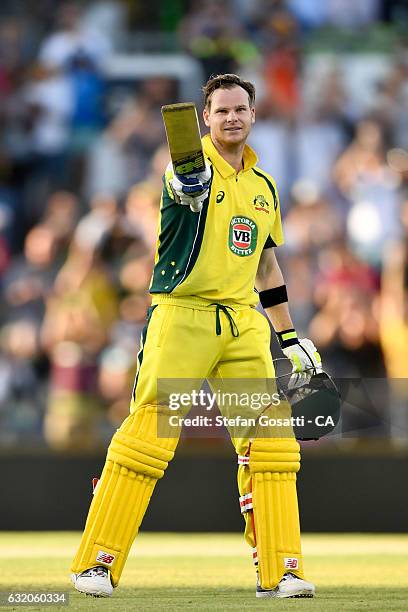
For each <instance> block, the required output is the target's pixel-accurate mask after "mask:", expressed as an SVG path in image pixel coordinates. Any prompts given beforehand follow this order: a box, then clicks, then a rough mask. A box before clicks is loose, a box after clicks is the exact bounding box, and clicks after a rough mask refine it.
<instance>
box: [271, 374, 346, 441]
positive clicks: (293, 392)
mask: <svg viewBox="0 0 408 612" xmlns="http://www.w3.org/2000/svg"><path fill="white" fill-rule="evenodd" d="M277 383H278V388H279V392H280V394H281V396H282V397H283V398H285V399H286V400H287V401H288V402H289V404H290V406H291V408H292V417H294V420H295V422H296V423H297V424H295V425H294V426H293V430H294V433H295V437H296V439H297V440H318V439H319V438H322V437H323V436H327V435H328V434H330V433H332V431H333V430H334V429H335V427H336V425H337V423H338V422H339V419H340V392H339V390H338V389H337V386H336V384H335V382H334V381H333V379H332V378H331V376H329V374H327V372H324V371H320V372H318V373H315V372H313V373H311V375H310V377H307V379H306V380H305V381H304V382H302V383H301V384H299V385H296V383H295V384H294V383H293V377H292V375H291V374H290V375H288V374H286V375H281V376H277Z"/></svg>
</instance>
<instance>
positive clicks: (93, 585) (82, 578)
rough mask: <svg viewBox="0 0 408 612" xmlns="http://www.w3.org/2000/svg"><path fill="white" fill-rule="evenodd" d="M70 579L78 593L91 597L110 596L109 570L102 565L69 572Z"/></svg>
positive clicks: (111, 590) (111, 591)
mask: <svg viewBox="0 0 408 612" xmlns="http://www.w3.org/2000/svg"><path fill="white" fill-rule="evenodd" d="M71 580H72V583H73V585H74V587H75V588H76V590H77V591H79V592H80V593H85V595H93V597H112V593H113V586H112V582H111V575H110V571H109V570H108V569H107V568H106V567H102V565H97V566H96V567H91V568H89V569H87V570H85V571H84V572H81V573H80V574H71Z"/></svg>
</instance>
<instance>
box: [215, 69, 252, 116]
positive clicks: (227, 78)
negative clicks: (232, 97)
mask: <svg viewBox="0 0 408 612" xmlns="http://www.w3.org/2000/svg"><path fill="white" fill-rule="evenodd" d="M233 87H242V89H245V91H246V92H247V94H248V98H249V106H251V107H252V106H253V105H254V104H255V87H254V85H253V84H252V83H250V82H249V81H244V80H243V79H241V77H239V76H238V75H237V74H217V75H216V76H211V77H210V78H209V79H208V81H207V83H206V84H205V85H204V87H203V94H204V106H205V107H208V108H210V106H211V96H212V94H213V93H214V91H215V90H216V89H232V88H233Z"/></svg>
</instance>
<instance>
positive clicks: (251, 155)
mask: <svg viewBox="0 0 408 612" xmlns="http://www.w3.org/2000/svg"><path fill="white" fill-rule="evenodd" d="M202 143H203V149H204V154H205V156H206V157H208V158H209V159H210V161H211V163H212V164H213V165H214V166H215V167H216V168H217V170H218V172H219V173H220V174H221V176H222V178H227V177H229V176H232V175H234V174H235V170H234V168H233V167H232V166H230V164H229V163H228V162H227V161H226V160H225V159H224V158H223V157H222V155H220V154H219V153H218V151H217V149H216V148H215V146H214V143H213V141H212V140H211V136H210V135H209V134H206V135H205V136H204V137H203V138H202ZM243 162H244V167H243V171H244V172H245V171H246V170H250V169H251V168H253V167H254V166H256V164H257V162H258V157H257V155H256V153H255V151H254V150H253V149H251V147H250V146H249V145H248V144H246V145H245V147H244V154H243Z"/></svg>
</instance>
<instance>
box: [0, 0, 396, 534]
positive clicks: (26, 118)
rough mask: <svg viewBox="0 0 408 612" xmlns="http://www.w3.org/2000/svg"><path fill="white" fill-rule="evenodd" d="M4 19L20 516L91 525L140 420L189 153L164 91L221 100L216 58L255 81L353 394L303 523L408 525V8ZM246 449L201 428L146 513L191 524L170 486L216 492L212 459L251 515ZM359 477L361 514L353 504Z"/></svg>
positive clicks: (1, 85)
mask: <svg viewBox="0 0 408 612" xmlns="http://www.w3.org/2000/svg"><path fill="white" fill-rule="evenodd" d="M0 18H1V21H0V93H1V98H0V123H1V133H0V279H1V284H0V289H1V309H0V452H1V457H0V461H1V462H2V465H3V470H4V472H3V473H4V477H5V479H6V485H5V486H6V493H7V492H8V494H7V498H8V499H9V500H10V501H9V503H8V504H6V505H4V504H3V508H2V509H1V512H0V529H1V528H3V529H6V528H7V529H22V528H23V529H36V528H47V526H48V527H49V528H55V529H58V528H67V527H68V528H81V526H82V523H83V519H84V516H85V511H86V507H87V505H88V503H89V490H88V482H89V480H90V478H91V477H92V476H93V475H96V474H94V473H93V472H94V471H96V473H98V472H99V470H100V466H101V463H102V461H103V453H104V449H105V448H106V446H107V443H108V441H109V439H110V437H111V435H112V433H113V431H114V430H115V428H116V427H118V425H119V424H120V423H121V421H122V420H123V418H124V417H125V416H126V415H127V412H128V403H129V397H130V392H131V388H132V385H133V378H134V372H135V367H136V355H137V352H138V349H139V335H140V332H141V330H142V328H143V326H144V324H145V313H146V309H147V307H148V305H149V296H148V292H147V288H148V284H149V280H150V275H151V270H152V264H153V256H154V248H155V239H156V225H157V218H158V206H159V200H160V193H161V186H162V183H161V176H162V173H163V169H164V167H165V165H166V164H167V161H168V152H167V147H166V145H165V134H164V129H163V125H162V119H161V114H160V107H161V105H163V104H169V103H174V102H177V101H189V100H193V101H195V102H196V103H197V105H198V106H199V108H200V110H201V94H200V87H201V86H202V85H203V84H204V83H205V81H206V79H207V78H208V76H209V75H210V74H213V73H219V72H237V73H239V74H240V75H241V76H242V77H244V78H248V79H249V80H251V81H253V82H254V83H255V85H256V87H257V123H256V125H255V127H254V130H253V133H252V136H251V140H250V143H251V144H252V145H253V146H254V148H255V149H256V151H257V152H258V154H259V158H260V166H261V167H262V168H264V169H265V170H266V171H268V172H269V173H270V174H272V176H274V178H275V180H276V182H277V185H278V188H279V193H280V198H281V208H282V213H283V220H284V230H285V237H286V245H285V246H284V247H283V248H281V249H279V250H278V257H279V261H280V263H281V265H282V268H283V269H284V272H285V278H286V279H287V285H288V291H289V296H290V304H291V311H292V315H293V318H294V321H295V324H296V327H297V329H298V331H299V333H300V335H303V336H308V337H310V338H312V339H313V340H314V342H315V344H316V345H317V346H318V347H319V350H320V352H321V354H322V358H323V363H324V364H325V366H326V368H327V369H328V371H329V372H330V373H331V374H333V375H335V376H336V377H339V378H340V379H341V380H342V383H341V384H342V386H343V388H344V389H345V393H346V398H345V399H346V400H347V401H346V402H345V404H346V405H345V418H344V423H343V428H342V429H341V428H340V429H339V430H338V432H337V434H336V435H335V436H334V437H333V438H332V439H331V440H327V441H326V440H324V441H322V442H319V443H318V444H308V445H306V446H305V449H304V458H305V459H304V471H303V476H302V477H301V479H300V487H301V489H300V494H301V497H302V499H303V497H304V503H303V504H302V508H304V510H302V512H304V526H305V528H307V529H314V530H319V527H320V528H321V529H328V530H336V531H341V530H342V529H348V530H351V531H352V530H356V529H357V530H359V529H360V530H364V528H367V529H370V528H371V529H374V530H375V529H379V530H389V531H392V530H403V529H404V528H406V526H407V525H406V516H405V514H404V511H403V505H402V499H401V497H402V496H403V495H404V494H406V493H404V492H403V491H401V490H400V487H399V482H400V481H399V479H400V478H402V475H403V474H405V475H406V470H407V461H408V458H407V457H408V454H407V442H408V433H407V432H408V409H407V397H408V392H407V382H406V380H405V378H406V377H407V375H408V318H407V317H408V294H407V290H408V190H407V177H408V152H407V150H408V112H407V111H408V37H407V31H408V29H407V27H408V8H407V5H406V2H404V1H403V0H325V1H319V0H287V1H285V0H281V1H279V0H252V1H251V2H246V1H245V0H230V1H226V0H217V1H214V0H200V1H198V2H196V1H192V0H173V1H171V2H165V1H161V2H160V1H159V0H150V1H149V2H144V1H138V0H134V1H131V0H128V1H122V2H121V1H118V0H117V1H114V0H106V1H95V2H87V1H86V2H80V3H74V2H57V1H56V0H35V1H34V0H32V1H31V0H27V1H25V2H21V1H17V0H13V1H8V0H3V1H2V2H1V6H0ZM273 350H274V351H275V354H276V356H281V355H279V350H278V348H277V346H276V344H275V343H274V345H273ZM350 381H351V382H350ZM232 455H233V453H232V447H230V446H229V443H228V442H227V440H226V438H225V439H219V440H211V441H205V440H200V441H191V440H190V441H189V440H186V441H185V442H184V443H183V444H182V445H181V448H180V453H179V459H176V461H175V465H174V466H172V467H171V468H170V470H169V476H168V477H166V478H168V479H169V480H168V484H167V485H166V484H165V483H166V478H165V479H164V481H163V483H161V484H160V486H159V492H158V495H159V498H158V499H159V500H160V499H161V500H162V501H161V502H160V501H157V502H153V503H156V506H153V509H152V513H151V518H150V519H149V518H147V519H146V521H147V523H146V525H147V527H149V526H150V527H152V528H155V529H158V528H160V527H161V526H163V525H164V523H163V521H164V520H165V521H167V522H166V523H165V526H166V528H167V529H172V528H176V529H181V528H182V527H183V524H182V521H183V520H184V518H180V516H178V515H177V510H174V512H172V511H170V512H169V511H168V508H169V505H170V507H171V508H173V509H174V506H173V505H172V503H171V500H172V495H174V491H175V490H176V489H175V488H173V487H175V486H176V484H175V483H177V482H180V479H184V480H183V482H184V483H185V482H189V483H190V485H189V486H192V487H193V486H194V483H195V487H196V489H197V488H198V485H197V477H196V474H197V470H198V471H199V472H200V482H201V484H200V487H201V489H200V491H196V494H197V495H198V496H199V495H200V494H201V495H202V496H204V494H205V491H203V490H202V489H203V487H204V485H205V486H207V487H208V489H206V491H207V494H208V490H209V489H210V488H211V490H213V489H217V491H219V494H220V505H221V506H223V507H224V508H225V509H227V510H228V512H230V508H232V509H233V510H231V512H233V513H235V512H236V511H237V510H238V503H237V500H236V498H235V495H236V493H235V484H234V475H233V470H234V469H235V468H234V458H233V456H232ZM177 464H178V465H179V467H177ZM183 470H184V472H183ZM334 470H336V471H335V472H334ZM334 473H335V474H336V482H335V483H334V477H333V474H334ZM39 475H40V476H41V477H40V478H39ZM189 478H190V480H189ZM325 478H326V481H325V480H324V479H325ZM353 478H354V479H355V481H353V483H354V484H353V483H352V484H350V479H351V480H352V479H353ZM378 478H381V482H382V485H381V486H387V485H388V487H389V490H387V492H386V493H384V495H383V496H382V497H383V504H384V506H383V510H384V511H383V513H382V512H381V509H378V512H376V513H373V514H371V515H370V517H369V518H370V520H369V521H368V523H367V516H366V515H367V500H369V499H370V495H371V496H372V506H371V508H372V507H373V506H375V505H376V504H377V503H378V500H377V497H378V494H377V493H378V489H377V487H378ZM172 479H173V480H172ZM223 479H224V480H223ZM225 483H227V484H225ZM362 483H363V484H362ZM350 487H351V489H350ZM204 488H205V487H204ZM15 491H19V495H20V497H19V499H20V500H21V495H23V496H24V495H26V496H27V497H28V496H29V497H30V504H31V510H30V513H27V510H26V509H25V510H24V509H22V508H21V504H20V503H19V504H17V503H16V502H13V499H15V496H14V495H13V492H15ZM350 491H352V496H353V503H354V504H355V508H359V509H360V510H359V511H357V510H356V513H355V515H354V516H353V517H351V516H350V515H349V513H347V512H346V511H345V512H343V511H342V509H343V506H342V505H341V504H342V503H343V505H344V504H346V500H348V501H349V500H350V498H349V496H350V495H351V493H350ZM160 495H162V496H163V497H162V498H160ZM223 495H224V497H225V499H227V495H228V500H230V499H231V500H232V501H228V503H225V504H223V502H222V499H223V498H222V496H223ZM319 496H320V497H319ZM393 496H394V497H393ZM174 497H176V496H175V495H174ZM177 497H178V498H179V497H180V496H177ZM191 497H192V500H194V495H193V494H192V496H191ZM166 500H168V501H169V503H168V504H167V501H166ZM179 503H181V502H179ZM322 504H323V507H324V504H327V512H323V514H324V517H321V516H320V515H319V512H318V510H319V508H320V509H321V508H322ZM333 504H335V507H336V508H337V509H338V516H337V515H336V514H335V516H333V514H332V513H331V511H332V509H333ZM339 504H340V505H339ZM344 507H345V506H344ZM377 508H378V507H377ZM56 510H57V511H58V512H57V513H56ZM227 510H226V511H227ZM193 514H194V518H195V521H196V522H194V521H193V522H192V521H191V520H190V522H189V523H188V528H191V529H199V528H200V525H201V526H204V527H203V528H205V529H206V530H211V525H213V530H217V529H225V530H228V529H229V528H235V527H236V526H237V525H238V527H239V526H240V520H241V519H240V517H239V513H238V512H236V516H235V514H234V516H235V518H234V520H235V523H231V522H228V521H230V520H231V517H230V515H228V516H227V515H225V519H222V518H220V516H222V512H221V513H218V514H214V515H212V514H211V512H210V514H209V513H208V508H205V501H204V507H203V508H202V512H201V514H202V515H203V516H204V514H205V520H204V519H203V516H201V514H200V510H199V509H197V508H196V509H195V511H193ZM228 517H229V518H228ZM404 517H405V518H404ZM176 519H177V520H176ZM190 519H191V516H190ZM346 519H347V520H346ZM380 519H381V520H380ZM149 520H150V521H151V522H150V523H149V522H148V521H149ZM223 520H224V522H223ZM177 521H178V522H177ZM200 521H201V522H200ZM211 521H212V522H211ZM217 521H218V523H217ZM338 521H340V522H338ZM370 521H371V522H370ZM376 521H377V522H376ZM50 523H51V525H50ZM186 528H187V527H186Z"/></svg>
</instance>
